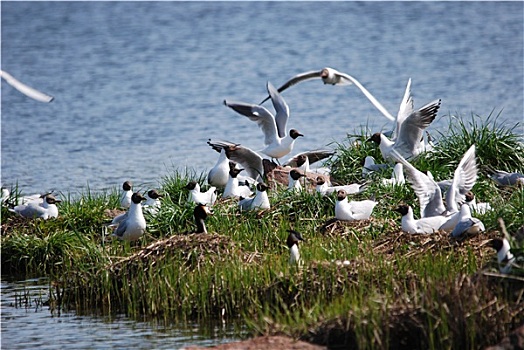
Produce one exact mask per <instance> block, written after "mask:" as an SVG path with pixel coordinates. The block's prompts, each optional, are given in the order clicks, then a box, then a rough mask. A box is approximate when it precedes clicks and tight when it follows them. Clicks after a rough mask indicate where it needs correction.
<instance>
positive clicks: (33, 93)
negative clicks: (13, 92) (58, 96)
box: [0, 70, 54, 103]
mask: <svg viewBox="0 0 524 350" xmlns="http://www.w3.org/2000/svg"><path fill="white" fill-rule="evenodd" d="M0 76H2V78H3V79H4V80H5V81H6V82H7V83H8V84H9V85H11V86H12V87H14V88H15V89H17V90H18V91H20V92H21V93H23V94H24V95H26V96H27V97H30V98H32V99H34V100H37V101H40V102H46V103H48V102H51V101H53V99H54V97H53V96H50V95H48V94H44V93H43V92H40V91H38V90H36V89H33V88H32V87H30V86H27V85H25V84H24V83H22V82H21V81H19V80H17V79H15V78H13V76H12V75H11V74H9V73H7V72H6V71H3V70H0Z"/></svg>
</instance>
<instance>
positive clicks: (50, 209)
mask: <svg viewBox="0 0 524 350" xmlns="http://www.w3.org/2000/svg"><path fill="white" fill-rule="evenodd" d="M42 198H43V201H42V202H41V203H40V202H37V201H35V202H30V203H28V204H20V205H17V206H15V207H14V208H13V209H9V211H12V212H15V213H17V214H18V215H20V216H23V217H25V218H31V219H44V220H47V219H49V218H56V217H58V207H57V206H56V203H60V202H61V201H60V200H58V199H56V198H55V197H54V196H53V195H52V194H45V195H43V197H42Z"/></svg>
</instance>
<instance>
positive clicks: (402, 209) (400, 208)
mask: <svg viewBox="0 0 524 350" xmlns="http://www.w3.org/2000/svg"><path fill="white" fill-rule="evenodd" d="M393 210H394V211H396V212H397V213H400V215H402V216H404V215H406V214H407V213H408V212H409V206H408V205H405V204H401V205H399V206H398V207H396V208H395V209H393Z"/></svg>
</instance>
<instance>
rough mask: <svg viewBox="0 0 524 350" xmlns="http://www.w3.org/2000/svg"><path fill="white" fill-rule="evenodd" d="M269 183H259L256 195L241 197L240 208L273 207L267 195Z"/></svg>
mask: <svg viewBox="0 0 524 350" xmlns="http://www.w3.org/2000/svg"><path fill="white" fill-rule="evenodd" d="M268 188H269V187H268V185H266V184H265V183H263V182H259V183H257V186H256V191H255V196H254V197H251V198H241V199H240V201H239V202H238V205H239V207H240V210H258V209H269V208H270V207H271V205H270V202H269V197H268V195H267V189H268Z"/></svg>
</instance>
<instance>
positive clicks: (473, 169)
mask: <svg viewBox="0 0 524 350" xmlns="http://www.w3.org/2000/svg"><path fill="white" fill-rule="evenodd" d="M477 173H478V170H477V162H476V160H475V145H472V146H471V147H470V148H469V149H468V150H467V151H466V153H464V156H463V157H462V159H461V160H460V163H459V165H458V166H457V169H455V174H454V175H453V182H452V183H451V186H450V188H449V189H448V190H447V191H446V204H447V206H448V211H458V210H459V209H458V206H457V204H458V203H459V202H463V201H464V200H465V197H464V195H465V194H466V192H468V191H470V190H471V189H472V188H473V186H474V185H475V182H476V181H477Z"/></svg>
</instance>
